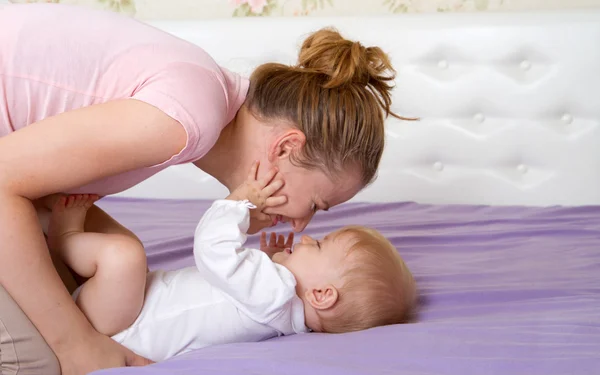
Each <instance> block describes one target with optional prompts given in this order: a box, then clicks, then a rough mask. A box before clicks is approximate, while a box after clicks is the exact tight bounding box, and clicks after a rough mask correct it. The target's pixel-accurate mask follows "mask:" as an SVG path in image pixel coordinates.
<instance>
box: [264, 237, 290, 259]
mask: <svg viewBox="0 0 600 375" xmlns="http://www.w3.org/2000/svg"><path fill="white" fill-rule="evenodd" d="M270 237H271V238H270V239H269V243H268V244H267V233H266V232H262V233H261V234H260V249H261V250H262V251H264V252H265V253H266V254H267V255H268V256H269V258H272V257H273V255H274V254H277V253H279V252H282V251H284V250H285V249H291V248H292V246H293V245H294V232H290V234H288V238H287V241H286V240H285V237H284V236H283V234H280V235H279V237H277V234H276V233H274V232H271V236H270Z"/></svg>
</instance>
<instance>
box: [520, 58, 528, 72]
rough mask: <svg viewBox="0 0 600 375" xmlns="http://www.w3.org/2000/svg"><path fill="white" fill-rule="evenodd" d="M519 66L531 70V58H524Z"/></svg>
mask: <svg viewBox="0 0 600 375" xmlns="http://www.w3.org/2000/svg"><path fill="white" fill-rule="evenodd" d="M519 66H520V67H521V69H523V70H529V69H531V63H530V62H529V60H523V61H521V64H519Z"/></svg>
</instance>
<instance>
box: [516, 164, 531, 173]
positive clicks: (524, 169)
mask: <svg viewBox="0 0 600 375" xmlns="http://www.w3.org/2000/svg"><path fill="white" fill-rule="evenodd" d="M517 171H519V172H520V173H523V174H525V173H527V171H529V168H528V167H527V166H526V165H525V164H519V165H517Z"/></svg>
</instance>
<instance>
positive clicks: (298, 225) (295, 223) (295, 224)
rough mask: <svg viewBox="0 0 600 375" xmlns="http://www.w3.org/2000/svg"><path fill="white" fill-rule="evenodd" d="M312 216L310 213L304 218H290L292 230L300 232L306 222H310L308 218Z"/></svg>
mask: <svg viewBox="0 0 600 375" xmlns="http://www.w3.org/2000/svg"><path fill="white" fill-rule="evenodd" d="M313 216H314V213H311V214H310V215H309V216H307V217H305V218H302V219H294V220H292V228H294V232H302V231H303V230H304V228H306V226H307V225H308V223H310V220H311V219H312V218H313Z"/></svg>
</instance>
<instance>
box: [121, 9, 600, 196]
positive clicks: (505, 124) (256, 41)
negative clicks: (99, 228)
mask: <svg viewBox="0 0 600 375" xmlns="http://www.w3.org/2000/svg"><path fill="white" fill-rule="evenodd" d="M153 24H154V25H155V26H157V27H159V28H161V29H164V30H166V31H168V32H170V33H173V34H175V35H177V36H179V37H181V38H183V39H186V40H189V41H191V42H193V43H196V44H198V45H200V46H202V47H203V48H204V49H206V50H207V51H208V52H209V53H211V54H212V55H213V57H214V58H215V59H216V60H217V62H219V63H220V64H222V65H223V66H225V67H228V68H229V69H232V70H234V71H237V72H240V73H245V74H249V73H250V72H251V71H252V68H253V67H254V66H256V65H258V64H260V63H263V62H267V61H279V62H284V63H293V62H295V58H296V54H297V49H298V47H299V45H300V43H301V42H302V40H303V38H304V37H305V36H306V35H307V34H308V33H309V32H311V31H314V30H317V29H318V28H320V27H323V26H334V27H336V28H337V29H338V30H339V31H340V32H341V33H342V34H343V35H345V36H347V37H349V38H353V39H357V40H360V41H361V42H362V43H363V44H364V45H378V46H380V47H382V48H383V49H384V50H385V51H387V52H388V53H389V55H390V56H391V58H392V62H393V64H394V66H395V67H396V70H397V71H398V78H397V88H396V90H395V94H394V109H395V110H396V111H397V112H398V113H400V114H402V115H405V116H418V117H420V118H421V119H422V120H421V121H419V122H401V121H397V120H394V119H391V120H389V121H388V122H387V135H388V138H387V146H386V151H385V155H384V158H383V161H382V165H381V169H380V173H379V178H378V180H377V181H376V182H375V183H374V184H373V185H371V186H369V187H368V188H367V189H365V190H364V191H363V192H362V193H360V194H359V195H358V196H357V197H355V198H354V200H355V201H417V202H423V203H474V204H499V205H506V204H511V205H512V204H523V205H554V204H563V205H584V204H600V11H590V10H588V11H571V12H561V13H539V12H537V13H487V14H482V13H473V14H432V15H410V16H409V15H407V16H390V17H377V18H316V17H315V18H260V19H223V20H211V21H190V22H180V21H172V22H154V23H153ZM224 194H226V190H225V189H224V188H223V187H222V186H220V185H219V184H218V183H217V182H216V181H215V180H213V179H212V178H211V177H209V176H207V175H205V174H203V173H202V172H200V171H199V170H197V169H196V168H195V167H193V166H191V165H184V166H178V167H171V168H169V169H167V170H165V171H163V172H161V173H160V174H158V175H156V176H155V177H153V178H151V179H150V180H148V181H146V182H144V183H142V184H140V185H138V186H136V187H134V188H132V189H130V190H128V191H126V192H125V193H123V194H122V195H127V196H139V197H159V198H218V197H222V196H223V195H224Z"/></svg>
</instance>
